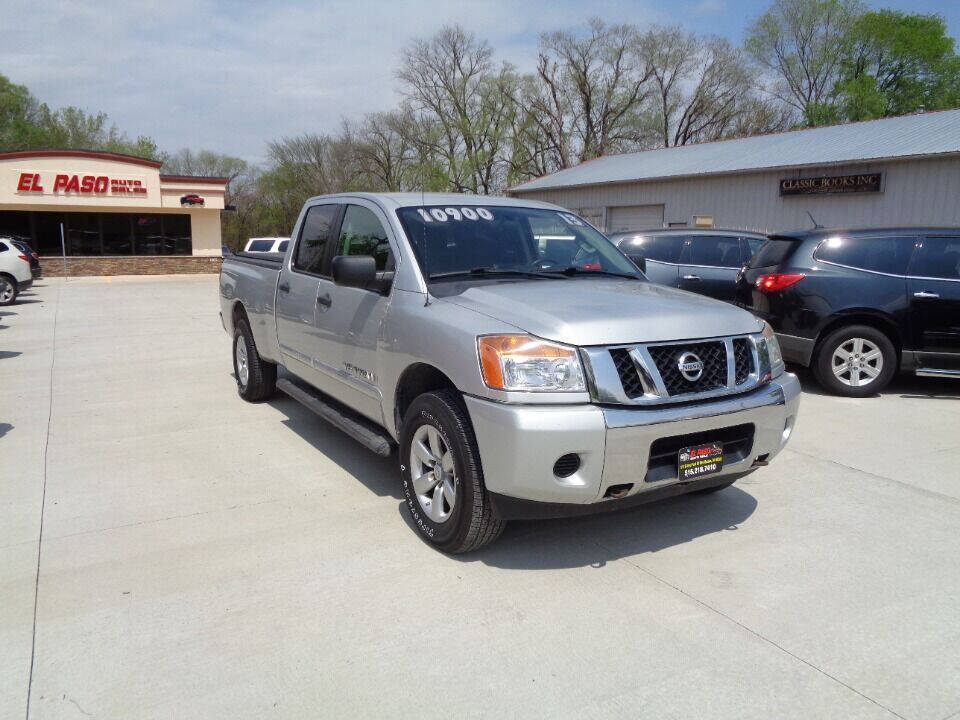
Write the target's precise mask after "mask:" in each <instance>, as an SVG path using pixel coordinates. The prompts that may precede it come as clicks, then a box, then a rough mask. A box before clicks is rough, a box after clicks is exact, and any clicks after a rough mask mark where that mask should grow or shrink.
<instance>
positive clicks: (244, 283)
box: [220, 252, 283, 362]
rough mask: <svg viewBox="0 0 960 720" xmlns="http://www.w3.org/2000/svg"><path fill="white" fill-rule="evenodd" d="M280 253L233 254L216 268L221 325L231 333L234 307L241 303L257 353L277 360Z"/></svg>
mask: <svg viewBox="0 0 960 720" xmlns="http://www.w3.org/2000/svg"><path fill="white" fill-rule="evenodd" d="M282 263H283V254H282V253H255V254H251V253H243V252H241V253H236V254H235V255H228V256H227V257H225V258H224V259H223V264H222V265H221V268H220V312H221V314H222V317H223V326H224V328H225V329H226V330H227V332H229V333H230V334H231V335H232V334H233V322H234V309H235V306H236V304H237V302H238V301H239V302H241V303H242V304H243V307H244V309H245V310H246V315H247V319H248V320H249V322H250V330H251V331H252V332H253V338H254V341H255V342H256V343H257V350H258V351H259V353H260V356H261V357H263V358H264V359H265V360H269V361H270V362H279V360H280V349H279V347H278V345H277V325H276V318H275V317H274V312H273V311H274V304H275V303H276V298H277V282H278V281H279V278H280V266H281V265H282Z"/></svg>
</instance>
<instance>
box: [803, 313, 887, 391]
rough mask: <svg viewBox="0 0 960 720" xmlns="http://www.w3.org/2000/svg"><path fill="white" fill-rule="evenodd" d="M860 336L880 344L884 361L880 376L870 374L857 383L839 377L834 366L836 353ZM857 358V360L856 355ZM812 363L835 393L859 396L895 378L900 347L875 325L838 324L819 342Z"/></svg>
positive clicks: (826, 388) (815, 372)
mask: <svg viewBox="0 0 960 720" xmlns="http://www.w3.org/2000/svg"><path fill="white" fill-rule="evenodd" d="M856 338H860V339H863V340H867V341H869V342H870V343H872V344H873V345H874V346H876V348H877V349H878V350H879V351H880V353H881V359H882V362H883V365H882V367H881V368H880V373H879V374H878V375H877V376H876V377H872V378H869V380H868V381H867V382H866V383H865V384H860V385H858V386H853V385H848V384H846V382H843V381H842V380H841V379H840V378H839V377H837V375H836V374H835V373H834V371H833V367H834V353H836V352H837V351H838V350H839V349H841V348H843V346H844V345H848V348H849V347H850V343H852V342H853V341H854V340H855V339H856ZM854 361H855V362H856V361H857V358H856V357H855V358H854ZM811 367H812V369H813V374H814V375H815V376H816V378H817V381H818V382H819V383H820V385H821V386H822V387H823V388H824V389H825V390H827V391H829V392H831V393H833V394H834V395H842V396H845V397H857V398H862V397H868V396H870V395H875V394H876V393H878V392H880V391H881V390H883V389H884V388H885V387H886V386H887V385H888V384H889V383H890V381H891V380H892V379H893V376H894V375H895V374H896V372H897V349H896V348H895V347H894V346H893V342H892V341H891V340H890V338H889V337H887V335H886V334H885V333H883V332H882V331H881V330H877V329H876V328H875V327H871V326H869V325H847V326H845V327H841V328H837V329H836V330H834V331H833V332H831V333H830V334H829V335H827V336H826V337H825V338H823V340H821V341H820V342H819V343H818V344H817V350H816V353H815V355H814V358H813V363H812V365H811ZM851 377H852V375H851V374H849V373H848V377H847V380H849V379H850V378H851ZM861 377H863V375H861Z"/></svg>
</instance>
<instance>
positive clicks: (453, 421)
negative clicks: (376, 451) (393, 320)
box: [399, 390, 506, 554]
mask: <svg viewBox="0 0 960 720" xmlns="http://www.w3.org/2000/svg"><path fill="white" fill-rule="evenodd" d="M424 425H430V426H432V427H433V428H435V429H436V430H437V432H439V434H440V438H441V439H442V441H443V443H444V445H445V446H446V447H447V448H448V449H449V450H450V454H451V456H452V459H453V468H454V478H455V479H454V486H455V491H456V501H455V503H454V506H453V507H452V508H451V509H450V515H449V517H447V518H446V520H444V521H443V522H435V521H434V520H432V519H431V518H429V517H428V516H427V514H426V511H425V509H424V507H423V506H422V505H421V502H420V500H419V499H418V497H417V493H416V491H415V489H414V485H413V480H412V478H411V470H412V468H411V462H410V449H411V447H412V445H413V439H414V436H415V435H416V433H417V431H418V430H419V429H420V428H421V427H422V426H424ZM399 456H400V476H401V478H402V481H403V494H404V499H405V501H406V506H407V511H408V512H409V513H410V519H411V520H412V521H413V524H414V526H415V527H416V528H417V531H418V532H419V533H420V535H421V536H422V537H423V538H424V539H425V540H426V541H427V542H428V543H430V544H431V545H433V546H434V547H435V548H437V549H438V550H441V551H443V552H447V553H453V554H456V553H464V552H470V551H472V550H478V549H479V548H482V547H483V546H485V545H489V544H490V543H492V542H493V541H494V540H496V539H497V538H498V537H500V533H502V532H503V528H504V527H505V526H506V521H505V520H501V519H500V518H499V517H498V516H497V514H496V512H495V510H494V509H493V506H492V504H491V503H490V498H489V496H488V495H487V489H486V486H485V485H484V482H483V469H482V468H481V466H480V452H479V450H478V449H477V440H476V436H475V435H474V433H473V425H472V424H471V423H470V418H469V416H468V415H467V410H466V408H465V407H464V405H463V400H462V398H461V397H460V394H459V393H457V392H455V391H453V390H438V391H436V392H430V393H425V394H423V395H420V396H419V397H417V398H416V399H414V401H413V402H412V403H411V404H410V408H409V409H408V410H407V413H406V415H405V416H404V419H403V425H402V427H401V430H400V452H399Z"/></svg>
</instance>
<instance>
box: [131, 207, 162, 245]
mask: <svg viewBox="0 0 960 720" xmlns="http://www.w3.org/2000/svg"><path fill="white" fill-rule="evenodd" d="M133 238H134V244H133V254H134V255H162V254H163V225H162V223H161V221H160V216H159V215H134V216H133Z"/></svg>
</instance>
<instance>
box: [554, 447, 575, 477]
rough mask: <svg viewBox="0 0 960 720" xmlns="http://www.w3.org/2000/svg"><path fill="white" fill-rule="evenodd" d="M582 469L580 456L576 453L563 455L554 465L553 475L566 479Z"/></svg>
mask: <svg viewBox="0 0 960 720" xmlns="http://www.w3.org/2000/svg"><path fill="white" fill-rule="evenodd" d="M579 469H580V456H579V455H577V454H576V453H568V454H566V455H561V456H560V457H559V458H557V461H556V462H555V463H554V464H553V474H554V475H556V476H557V477H558V478H566V477H570V476H571V475H573V474H574V473H575V472H576V471H577V470H579Z"/></svg>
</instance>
